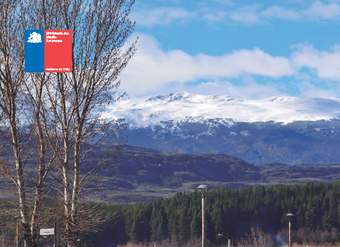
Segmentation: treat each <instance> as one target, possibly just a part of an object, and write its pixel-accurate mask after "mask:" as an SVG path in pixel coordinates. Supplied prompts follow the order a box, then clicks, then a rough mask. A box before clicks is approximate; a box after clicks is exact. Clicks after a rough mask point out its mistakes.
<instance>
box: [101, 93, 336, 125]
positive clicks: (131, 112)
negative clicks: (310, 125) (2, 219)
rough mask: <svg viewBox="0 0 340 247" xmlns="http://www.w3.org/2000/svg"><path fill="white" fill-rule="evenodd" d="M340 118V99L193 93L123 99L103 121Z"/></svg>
mask: <svg viewBox="0 0 340 247" xmlns="http://www.w3.org/2000/svg"><path fill="white" fill-rule="evenodd" d="M338 116H340V99H338V98H332V99H322V98H307V99H302V98H297V97H290V96H289V97H286V96H285V97H271V98H266V99H261V100H245V99H235V98H232V97H228V96H210V95H199V94H190V93H186V92H184V93H172V94H169V95H165V96H156V97H152V98H139V99H130V98H123V99H121V100H119V101H118V102H116V103H115V104H113V105H111V106H109V107H108V108H107V110H106V111H105V112H104V113H103V116H102V117H103V118H104V119H110V120H117V119H124V120H125V121H126V122H127V123H129V124H130V126H131V127H135V128H138V127H147V126H155V125H160V124H161V125H162V124H164V123H165V122H168V121H175V122H182V121H192V122H195V121H209V120H212V119H214V120H216V121H219V122H221V123H223V124H226V125H231V124H233V123H234V122H268V121H273V122H279V123H283V124H287V123H291V122H295V121H316V120H331V119H335V118H338Z"/></svg>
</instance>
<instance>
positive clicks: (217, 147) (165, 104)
mask: <svg viewBox="0 0 340 247" xmlns="http://www.w3.org/2000/svg"><path fill="white" fill-rule="evenodd" d="M339 116H340V99H317V98H311V99H300V98H295V97H272V98H267V99H261V100H243V99H235V98H232V97H226V96H206V95H197V94H189V93H176V94H169V95H166V96H157V97H152V98H147V99H129V98H124V99H122V100H120V101H118V102H117V103H116V104H114V105H112V106H110V107H108V108H107V111H106V112H105V113H104V114H103V118H106V119H110V120H119V121H118V122H119V123H120V124H121V125H120V126H121V128H120V129H119V131H118V133H119V136H118V140H117V138H116V133H117V131H113V130H109V129H107V130H106V132H105V133H104V138H103V140H104V142H107V143H116V142H117V141H118V142H120V143H122V142H123V143H127V144H130V145H134V146H141V147H146V148H152V149H157V150H160V151H167V152H182V153H220V154H227V155H232V156H236V157H238V158H241V159H243V160H246V161H248V162H250V163H256V164H265V163H275V162H280V163H288V164H301V163H340V119H338V117H339Z"/></svg>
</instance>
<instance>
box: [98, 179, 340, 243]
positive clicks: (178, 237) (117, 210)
mask: <svg viewBox="0 0 340 247" xmlns="http://www.w3.org/2000/svg"><path fill="white" fill-rule="evenodd" d="M339 201H340V182H337V183H333V184H315V183H309V184H305V185H290V186H288V185H275V186H254V187H245V188H241V189H237V190H235V189H218V190H211V191H208V193H207V199H206V202H207V206H206V207H207V208H206V234H207V239H208V240H209V241H210V242H212V243H216V244H218V243H221V241H220V240H219V239H218V237H217V234H218V233H223V234H224V235H225V236H227V237H229V238H231V239H233V240H234V241H241V240H242V239H244V238H245V237H246V236H250V235H251V234H252V232H253V231H254V229H255V231H260V232H261V233H266V234H269V235H270V236H277V234H278V233H279V232H283V231H285V230H286V229H287V217H286V216H285V215H286V213H287V212H292V213H293V214H294V215H295V217H294V218H293V220H292V221H293V230H294V234H295V240H296V241H306V240H308V238H309V240H311V241H327V242H336V241H340V234H339V229H340V203H339ZM106 210H107V211H108V212H110V213H111V214H112V220H111V221H110V223H107V224H105V226H104V227H103V231H102V232H100V233H98V234H97V238H99V239H101V240H102V241H106V242H108V241H109V242H112V241H114V242H115V243H126V242H150V241H157V242H159V241H162V240H165V239H170V240H171V241H176V242H179V243H185V242H187V241H189V240H192V239H197V238H200V232H201V225H200V224H201V194H200V193H199V192H196V193H190V194H186V193H179V194H177V195H176V196H175V197H173V198H171V199H162V200H158V201H155V202H152V203H146V204H135V205H127V206H114V207H112V206H109V207H107V208H106ZM108 238H112V239H108ZM96 241H98V239H97V240H96ZM222 242H223V241H222Z"/></svg>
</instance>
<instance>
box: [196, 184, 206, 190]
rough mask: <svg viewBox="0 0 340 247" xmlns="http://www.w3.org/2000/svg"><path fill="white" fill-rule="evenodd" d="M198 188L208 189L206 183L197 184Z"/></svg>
mask: <svg viewBox="0 0 340 247" xmlns="http://www.w3.org/2000/svg"><path fill="white" fill-rule="evenodd" d="M197 189H198V190H206V189H208V186H207V185H206V184H200V185H199V186H197Z"/></svg>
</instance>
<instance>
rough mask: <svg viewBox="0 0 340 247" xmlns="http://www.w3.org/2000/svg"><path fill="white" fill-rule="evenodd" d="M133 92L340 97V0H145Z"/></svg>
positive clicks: (130, 74) (126, 78)
mask: <svg viewBox="0 0 340 247" xmlns="http://www.w3.org/2000/svg"><path fill="white" fill-rule="evenodd" d="M131 18H132V19H133V20H135V21H136V28H135V33H134V34H133V37H132V40H133V39H135V38H136V37H138V43H137V52H136V54H135V56H134V57H133V58H132V60H131V61H130V63H129V65H128V66H127V68H126V70H125V71H124V72H123V74H122V75H121V81H122V86H121V88H122V89H123V90H125V91H126V92H127V93H128V94H129V95H130V97H145V96H154V95H159V94H162V95H163V94H167V93H171V92H183V91H186V92H189V93H199V94H207V95H228V96H232V97H238V98H246V99H257V98H266V97H272V96H296V97H301V98H303V97H305V98H319V97H320V98H339V97H340V40H339V38H340V0H329V1H325V0H324V1H321V0H319V1H314V0H309V1H308V0H284V1H283V0H276V1H269V0H262V1H247V0H237V1H236V0H137V1H136V4H135V6H134V8H133V10H132V13H131Z"/></svg>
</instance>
